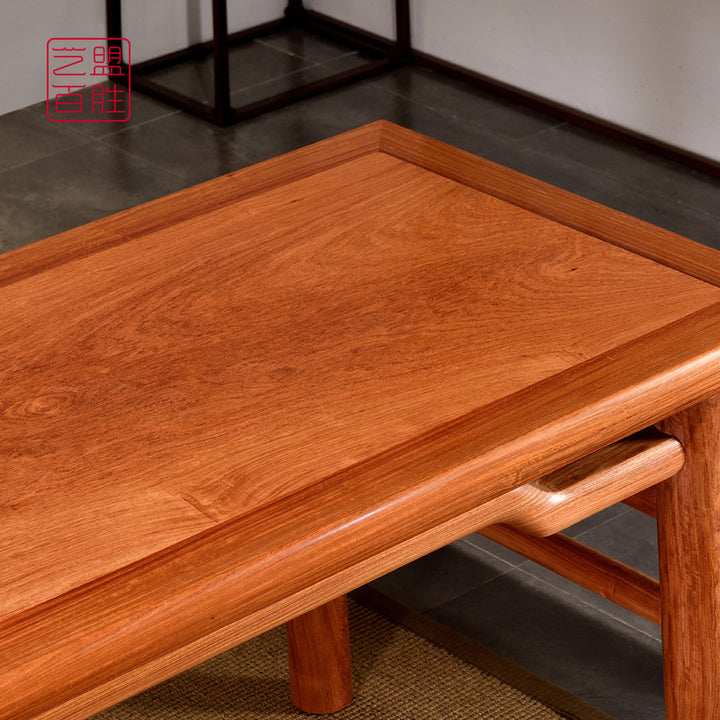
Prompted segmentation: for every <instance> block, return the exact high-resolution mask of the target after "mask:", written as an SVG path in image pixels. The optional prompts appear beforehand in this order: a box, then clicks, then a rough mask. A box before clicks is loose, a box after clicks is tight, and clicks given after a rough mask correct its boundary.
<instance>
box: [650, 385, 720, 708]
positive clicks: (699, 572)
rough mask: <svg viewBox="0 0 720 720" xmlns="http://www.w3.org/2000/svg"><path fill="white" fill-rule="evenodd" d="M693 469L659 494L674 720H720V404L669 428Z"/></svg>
mask: <svg viewBox="0 0 720 720" xmlns="http://www.w3.org/2000/svg"><path fill="white" fill-rule="evenodd" d="M661 427H662V429H663V430H664V431H665V432H667V433H670V434H672V435H675V436H676V437H677V438H678V439H679V440H680V441H681V442H682V444H683V447H684V449H685V455H686V460H685V466H684V467H683V469H682V470H681V471H680V472H679V473H678V474H677V475H676V476H675V477H674V478H672V479H670V480H667V481H666V482H664V483H661V484H660V485H659V486H658V492H657V517H658V542H659V549H660V589H661V590H660V591H661V597H662V636H663V664H664V674H665V704H666V710H665V712H666V718H667V720H691V718H698V719H699V718H703V720H711V719H712V718H716V719H717V718H720V397H718V396H716V397H714V398H711V399H709V400H706V401H704V402H702V403H700V404H698V405H695V406H694V407H691V408H689V409H688V410H685V411H684V412H682V413H679V414H678V415H675V416H673V417H672V418H669V419H668V420H666V421H664V422H663V423H662V425H661Z"/></svg>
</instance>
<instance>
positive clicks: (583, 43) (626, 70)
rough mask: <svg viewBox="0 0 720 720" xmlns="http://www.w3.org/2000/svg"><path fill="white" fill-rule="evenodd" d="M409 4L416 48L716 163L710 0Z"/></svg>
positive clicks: (718, 59)
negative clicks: (411, 6)
mask: <svg viewBox="0 0 720 720" xmlns="http://www.w3.org/2000/svg"><path fill="white" fill-rule="evenodd" d="M412 1H413V11H414V12H413V20H414V29H413V42H414V45H415V46H416V47H417V48H418V49H420V50H423V51H424V52H427V53H429V54H431V55H435V56H437V57H441V58H444V59H447V60H450V61H452V62H454V63H457V64H459V65H462V66H464V67H467V68H470V69H472V70H476V71H478V72H481V73H483V74H485V75H488V76H490V77H492V78H494V79H497V80H501V81H503V82H506V83H509V84H510V85H513V86H515V87H518V88H521V89H523V90H527V91H530V92H532V93H535V94H536V95H539V96H541V97H545V98H548V99H551V100H555V101H557V102H560V103H562V104H564V105H568V106H570V107H572V108H575V109H577V110H580V111H582V112H585V113H589V114H590V115H593V116H595V117H598V118H602V119H605V120H608V121H610V122H613V123H616V124H618V125H621V126H623V127H625V128H629V129H631V130H634V131H637V132H640V133H643V134H645V135H649V136H651V137H653V138H655V139H658V140H661V141H663V142H666V143H669V144H671V145H675V146H678V147H682V148H684V149H686V150H690V151H691V152H695V153H698V154H700V155H704V156H706V157H711V158H713V159H715V160H720V2H718V1H717V0H682V1H680V0H450V1H445V2H439V1H437V0H412Z"/></svg>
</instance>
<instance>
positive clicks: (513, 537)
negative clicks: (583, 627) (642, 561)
mask: <svg viewBox="0 0 720 720" xmlns="http://www.w3.org/2000/svg"><path fill="white" fill-rule="evenodd" d="M479 532H480V534H481V535H484V536H485V537H488V538H490V539H491V540H494V541H495V542H498V543H500V544H501V545H504V546H505V547H507V548H510V550H513V551H514V552H516V553H519V554H520V555H523V556H525V557H526V558H529V559H530V560H532V561H533V562H536V563H539V564H540V565H543V566H544V567H546V568H549V569H550V570H552V571H553V572H556V573H558V574H560V575H562V576H563V577H566V578H568V580H572V581H573V582H576V583H578V584H579V585H582V586H583V587H586V588H588V589H589V590H592V591H593V592H594V593H597V594H598V595H602V596H603V597H605V598H607V599H608V600H611V601H612V602H614V603H617V604H618V605H622V606H623V607H625V608H627V609H628V610H630V611H631V612H634V613H637V614H638V615H642V616H643V617H644V618H647V619H648V620H650V621H651V622H654V623H658V624H659V623H660V583H659V582H658V581H657V580H654V579H653V578H651V577H649V576H647V575H645V574H644V573H641V572H639V571H637V570H634V569H633V568H631V567H629V566H627V565H623V564H622V563H620V562H618V561H617V560H614V559H613V558H611V557H609V556H607V555H604V554H603V553H601V552H598V551H597V550H595V549H593V548H591V547H588V546H587V545H584V544H583V543H580V542H578V541H577V540H574V539H573V538H571V537H568V536H567V535H562V534H558V535H552V536H550V537H543V538H538V537H533V536H531V535H525V534H524V533H522V532H520V531H518V530H515V529H514V528H511V527H508V526H506V525H490V526H489V527H486V528H483V529H482V530H480V531H479Z"/></svg>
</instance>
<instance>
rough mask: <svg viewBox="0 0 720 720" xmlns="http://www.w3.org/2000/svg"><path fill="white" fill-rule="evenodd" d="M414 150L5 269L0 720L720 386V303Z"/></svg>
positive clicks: (36, 253) (56, 248) (114, 692)
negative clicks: (434, 162)
mask: <svg viewBox="0 0 720 720" xmlns="http://www.w3.org/2000/svg"><path fill="white" fill-rule="evenodd" d="M411 137H413V136H412V135H409V134H407V133H406V132H405V131H399V130H398V129H395V128H391V127H388V126H387V124H384V123H379V124H375V125H373V126H371V127H369V128H362V129H360V130H358V131H356V132H353V133H349V134H347V135H345V136H341V137H339V138H337V139H334V140H331V141H329V142H327V143H321V144H318V145H316V146H313V147H310V148H307V149H304V150H302V151H298V152H296V153H294V154H291V155H289V156H286V157H284V158H279V159H276V160H274V161H269V162H268V163H267V164H263V165H261V166H259V167H258V168H256V169H248V170H245V171H240V172H239V173H236V174H233V175H232V176H230V177H228V178H224V179H219V180H217V181H211V182H210V183H207V184H205V185H203V186H199V187H198V188H194V189H190V190H188V191H183V192H181V193H179V194H176V195H174V196H170V197H169V198H167V199H163V200H161V201H155V203H150V204H148V205H146V206H143V207H141V208H139V209H137V210H135V211H128V212H127V213H122V214H120V215H118V216H114V217H113V218H110V219H108V220H106V221H100V222H99V223H98V224H92V225H90V226H87V227H86V228H83V229H79V230H77V231H71V232H70V233H69V234H64V235H63V236H58V237H57V238H54V239H50V240H48V241H44V242H43V243H39V244H38V245H36V246H34V247H30V248H27V249H26V250H25V249H24V250H22V251H14V252H12V253H8V254H7V255H6V256H2V257H0V303H1V304H2V307H3V313H2V316H0V344H1V345H2V347H3V353H4V354H3V360H4V362H3V365H2V369H0V379H1V380H2V384H1V385H0V386H1V387H2V388H3V390H2V395H1V396H0V459H1V460H2V463H1V465H0V467H2V471H1V472H2V481H3V482H2V484H0V553H2V560H3V562H2V563H0V584H2V587H3V593H2V595H1V596H0V603H1V605H0V668H1V670H0V719H2V720H10V719H11V718H12V720H28V719H30V718H38V719H39V718H42V719H43V720H49V719H50V718H53V720H54V718H55V717H58V718H60V717H62V718H83V717H85V716H86V714H87V711H88V709H90V708H92V711H96V710H98V709H101V707H102V706H103V703H110V702H115V701H117V700H119V699H121V698H122V697H124V696H126V695H128V694H131V693H132V692H135V691H137V690H138V689H140V688H141V687H146V686H147V685H146V683H147V682H150V681H157V680H159V679H162V678H163V677H167V676H168V675H169V674H172V673H173V672H177V671H179V670H181V669H183V668H184V667H188V666H189V664H192V663H193V662H198V661H199V660H201V659H204V658H205V657H209V656H210V655H211V654H213V653H215V652H219V651H220V650H221V649H224V648H225V647H226V646H227V643H229V642H239V641H241V640H242V639H246V638H248V637H250V636H251V635H252V634H254V633H257V632H261V631H262V630H263V629H268V628H269V627H272V626H273V625H274V624H278V623H281V622H285V621H286V620H289V619H290V618H291V617H293V615H294V614H298V613H301V612H305V611H308V610H311V609H312V608H313V607H316V606H317V605H318V604H321V603H324V602H328V601H330V600H332V599H333V598H334V597H336V596H337V595H339V594H341V593H343V592H345V591H347V590H349V589H351V588H352V587H353V584H354V583H357V584H359V583H362V582H365V581H367V580H369V579H371V577H373V576H377V575H379V574H382V573H383V572H386V571H387V570H389V569H392V568H393V567H397V566H398V565H400V564H402V563H404V562H408V561H410V560H412V559H414V558H415V557H418V556H419V555H421V554H423V553H425V552H428V551H429V550H431V549H433V548H434V547H437V546H439V545H440V544H443V543H444V542H449V541H450V540H452V539H455V538H456V537H460V536H461V535H463V534H466V533H467V532H469V531H471V530H474V529H476V528H477V527H479V526H480V525H482V524H483V522H486V521H491V520H490V518H489V516H488V503H491V501H494V499H495V498H498V497H500V496H501V495H503V494H505V493H508V492H510V491H512V490H514V489H515V488H517V487H519V486H521V485H524V484H526V483H531V482H533V481H536V480H538V479H539V478H540V477H542V476H544V475H546V474H548V473H551V472H554V471H556V470H558V469H559V468H561V467H563V466H564V465H566V464H568V463H571V462H573V461H575V460H578V459H579V458H582V457H583V456H585V455H587V454H589V453H591V452H594V451H597V450H599V449H600V448H603V447H604V446H606V445H609V444H610V443H613V442H615V441H617V440H619V439H620V438H622V437H625V436H627V435H629V434H630V433H633V432H635V431H637V430H638V429H640V428H643V427H646V426H649V425H651V424H653V423H655V422H658V421H660V420H661V419H663V418H664V417H667V416H668V415H671V414H673V413H676V412H678V411H679V410H681V409H683V408H685V407H688V406H690V405H692V404H693V403H696V402H699V401H701V400H703V399H704V398H706V397H707V396H709V395H710V394H712V393H715V392H718V391H720V362H719V361H720V323H719V322H718V318H720V290H718V289H717V288H715V287H713V286H711V285H708V284H706V283H704V282H702V281H700V280H697V279H695V278H692V277H689V276H688V275H687V274H683V273H681V272H678V271H676V270H673V269H671V268H669V267H665V266H664V265H660V264H658V263H657V262H653V261H651V260H648V259H647V258H645V257H640V256H639V255H638V254H634V253H631V252H628V251H627V250H626V249H621V248H620V247H617V246H616V245H619V244H622V242H621V241H620V240H618V238H615V239H614V240H613V239H611V238H608V237H604V236H603V239H602V240H601V239H598V237H593V236H592V235H598V233H599V232H600V231H599V230H597V228H596V227H595V226H594V225H592V223H586V219H587V218H586V217H585V215H586V213H585V210H583V208H584V207H585V206H584V205H583V204H582V203H581V204H580V205H576V204H574V203H575V201H571V200H570V199H568V198H567V197H566V196H565V195H564V194H562V193H560V194H555V195H553V194H552V193H550V194H547V192H546V189H545V188H544V186H542V187H541V186H540V185H538V184H537V183H534V181H529V180H527V179H523V180H520V179H519V176H517V175H515V174H511V175H503V174H502V173H500V174H498V173H497V172H496V170H495V169H493V168H494V167H495V166H493V167H490V166H488V165H487V164H485V163H483V162H481V161H479V162H478V163H474V164H473V163H471V162H470V161H469V160H466V158H465V155H464V154H461V155H458V154H457V153H458V152H459V151H454V150H452V149H447V148H442V147H440V148H438V146H436V145H435V144H433V143H429V144H428V141H427V140H426V139H422V138H415V139H414V140H413V141H412V142H410V140H409V138H411ZM403 143H405V144H406V145H407V148H403V147H402V145H403ZM413 143H414V144H413ZM379 149H381V150H382V151H379ZM403 153H405V154H406V155H407V157H406V158H403V157H402V155H403ZM433 154H438V158H439V159H438V160H437V162H436V165H437V168H436V169H437V170H442V172H438V171H436V169H434V167H433V166H432V162H431V160H430V159H428V158H429V157H430V155H433ZM453 164H454V165H455V166H456V168H455V170H452V166H453ZM467 174H474V177H475V179H473V180H472V181H471V180H469V179H465V180H464V179H463V178H464V177H465V175H467ZM483 175H486V179H485V181H484V182H486V184H488V185H490V186H492V188H491V190H488V191H478V189H477V187H476V184H477V182H480V180H479V179H478V178H479V177H480V176H483ZM528 183H529V185H528ZM533 193H536V194H533ZM539 197H542V198H545V200H547V202H556V204H557V205H558V208H564V210H562V212H561V211H560V210H557V211H553V213H554V215H553V217H554V218H555V219H552V218H548V217H545V216H543V214H542V213H540V214H538V213H537V212H534V211H533V207H531V205H532V203H533V202H535V200H533V198H539ZM538 202H539V201H538ZM528 208H529V209H528ZM576 211H577V214H579V216H581V219H582V223H584V225H583V228H584V229H582V231H579V230H578V229H577V228H576V227H575V225H573V224H572V223H571V222H570V221H569V220H567V221H566V220H565V219H563V218H564V216H563V213H565V214H566V215H568V217H569V216H570V215H573V214H574V213H575V212H576ZM593 212H595V211H593ZM597 212H599V211H597ZM546 214H547V213H546ZM593 222H594V221H593ZM613 222H614V221H613ZM576 224H577V223H576ZM611 224H612V223H611ZM585 225H587V227H585ZM591 226H592V227H591ZM613 228H614V230H612V232H617V233H618V234H619V235H620V234H623V233H626V232H629V233H631V234H632V233H634V231H635V229H637V226H635V225H633V224H632V223H629V224H628V223H626V222H625V221H623V223H620V224H617V223H616V224H615V225H613ZM602 232H603V233H605V235H607V234H612V232H611V230H609V229H608V228H605V230H603V231H602ZM638 237H640V238H643V237H646V236H644V235H642V233H639V235H638ZM654 237H655V239H657V238H658V237H660V240H661V241H662V237H663V236H654ZM623 242H624V241H623ZM628 242H632V241H628ZM643 242H644V240H643V241H642V242H639V246H638V247H639V248H640V249H639V250H638V252H640V253H641V254H642V252H644V250H643V249H642V248H643V247H644V246H643ZM673 243H675V241H674V240H672V239H667V243H666V244H667V246H668V247H669V248H670V250H668V258H670V260H672V258H673V257H674V255H673V253H675V252H676V250H677V247H678V246H677V244H673ZM625 245H626V246H627V247H629V245H628V243H625ZM683 247H685V246H683ZM698 247H699V246H697V247H696V246H694V245H693V246H692V247H691V248H690V250H689V251H688V254H687V257H688V258H691V260H692V263H695V264H696V265H697V264H700V265H702V264H703V263H704V262H705V259H706V254H705V253H704V251H701V250H699V249H698ZM656 259H657V258H656ZM666 260H667V258H666ZM670 260H667V263H668V264H672V263H671V262H670ZM707 264H708V266H709V265H710V264H711V263H710V262H709V261H708V263H707ZM679 265H680V267H681V269H682V270H683V271H684V272H689V271H688V269H687V267H688V266H687V263H685V264H683V263H679ZM696 274H698V273H696ZM699 276H702V277H705V279H710V280H711V279H712V278H711V277H710V276H711V273H710V274H708V273H705V275H702V273H699ZM490 507H492V505H491V506H490ZM118 518H119V519H120V520H118ZM495 521H496V520H495ZM83 713H85V714H83Z"/></svg>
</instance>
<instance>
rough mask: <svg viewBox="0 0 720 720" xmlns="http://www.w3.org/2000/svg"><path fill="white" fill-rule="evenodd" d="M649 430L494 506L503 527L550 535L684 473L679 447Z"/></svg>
mask: <svg viewBox="0 0 720 720" xmlns="http://www.w3.org/2000/svg"><path fill="white" fill-rule="evenodd" d="M658 435H659V433H655V432H653V431H649V432H646V433H641V434H638V435H636V436H633V437H630V438H627V439H626V440H623V441H621V442H618V443H615V444H613V445H610V446H608V447H606V448H603V449H602V450H598V451H597V452H595V453H593V454H592V455H588V456H587V457H585V458H581V459H580V460H577V461H576V462H574V463H571V464H570V465H566V466H565V467H563V468H560V470H556V471H555V472H554V473H550V474H549V475H546V476H545V477H542V478H540V480H537V481H536V482H534V483H529V484H528V485H522V486H521V487H519V488H516V489H515V490H512V491H511V492H510V493H507V494H506V495H503V496H502V498H499V499H498V500H496V501H495V502H500V501H502V502H503V504H504V505H505V509H504V511H503V519H502V522H503V523H504V524H506V525H510V526H511V527H513V528H514V529H515V530H519V531H521V532H523V533H527V534H529V535H535V536H537V537H546V536H548V535H554V534H555V533H557V532H560V531H561V530H564V529H565V528H568V527H570V525H574V524H575V523H576V522H579V521H580V520H582V519H584V518H586V517H588V516H590V515H593V514H594V513H596V512H599V511H600V510H603V509H604V508H606V507H609V506H610V505H614V504H615V503H616V502H620V501H621V500H622V499H623V498H624V497H627V495H628V493H635V492H639V491H642V490H644V489H646V488H647V487H651V486H653V485H655V484H657V483H658V482H660V481H661V480H665V479H666V478H669V477H671V476H672V475H674V474H675V473H677V472H678V471H679V470H680V468H682V466H683V463H684V460H685V456H684V454H683V449H682V445H681V444H680V443H679V442H678V441H677V440H676V439H675V438H671V437H667V436H664V437H663V436H660V437H658Z"/></svg>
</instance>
